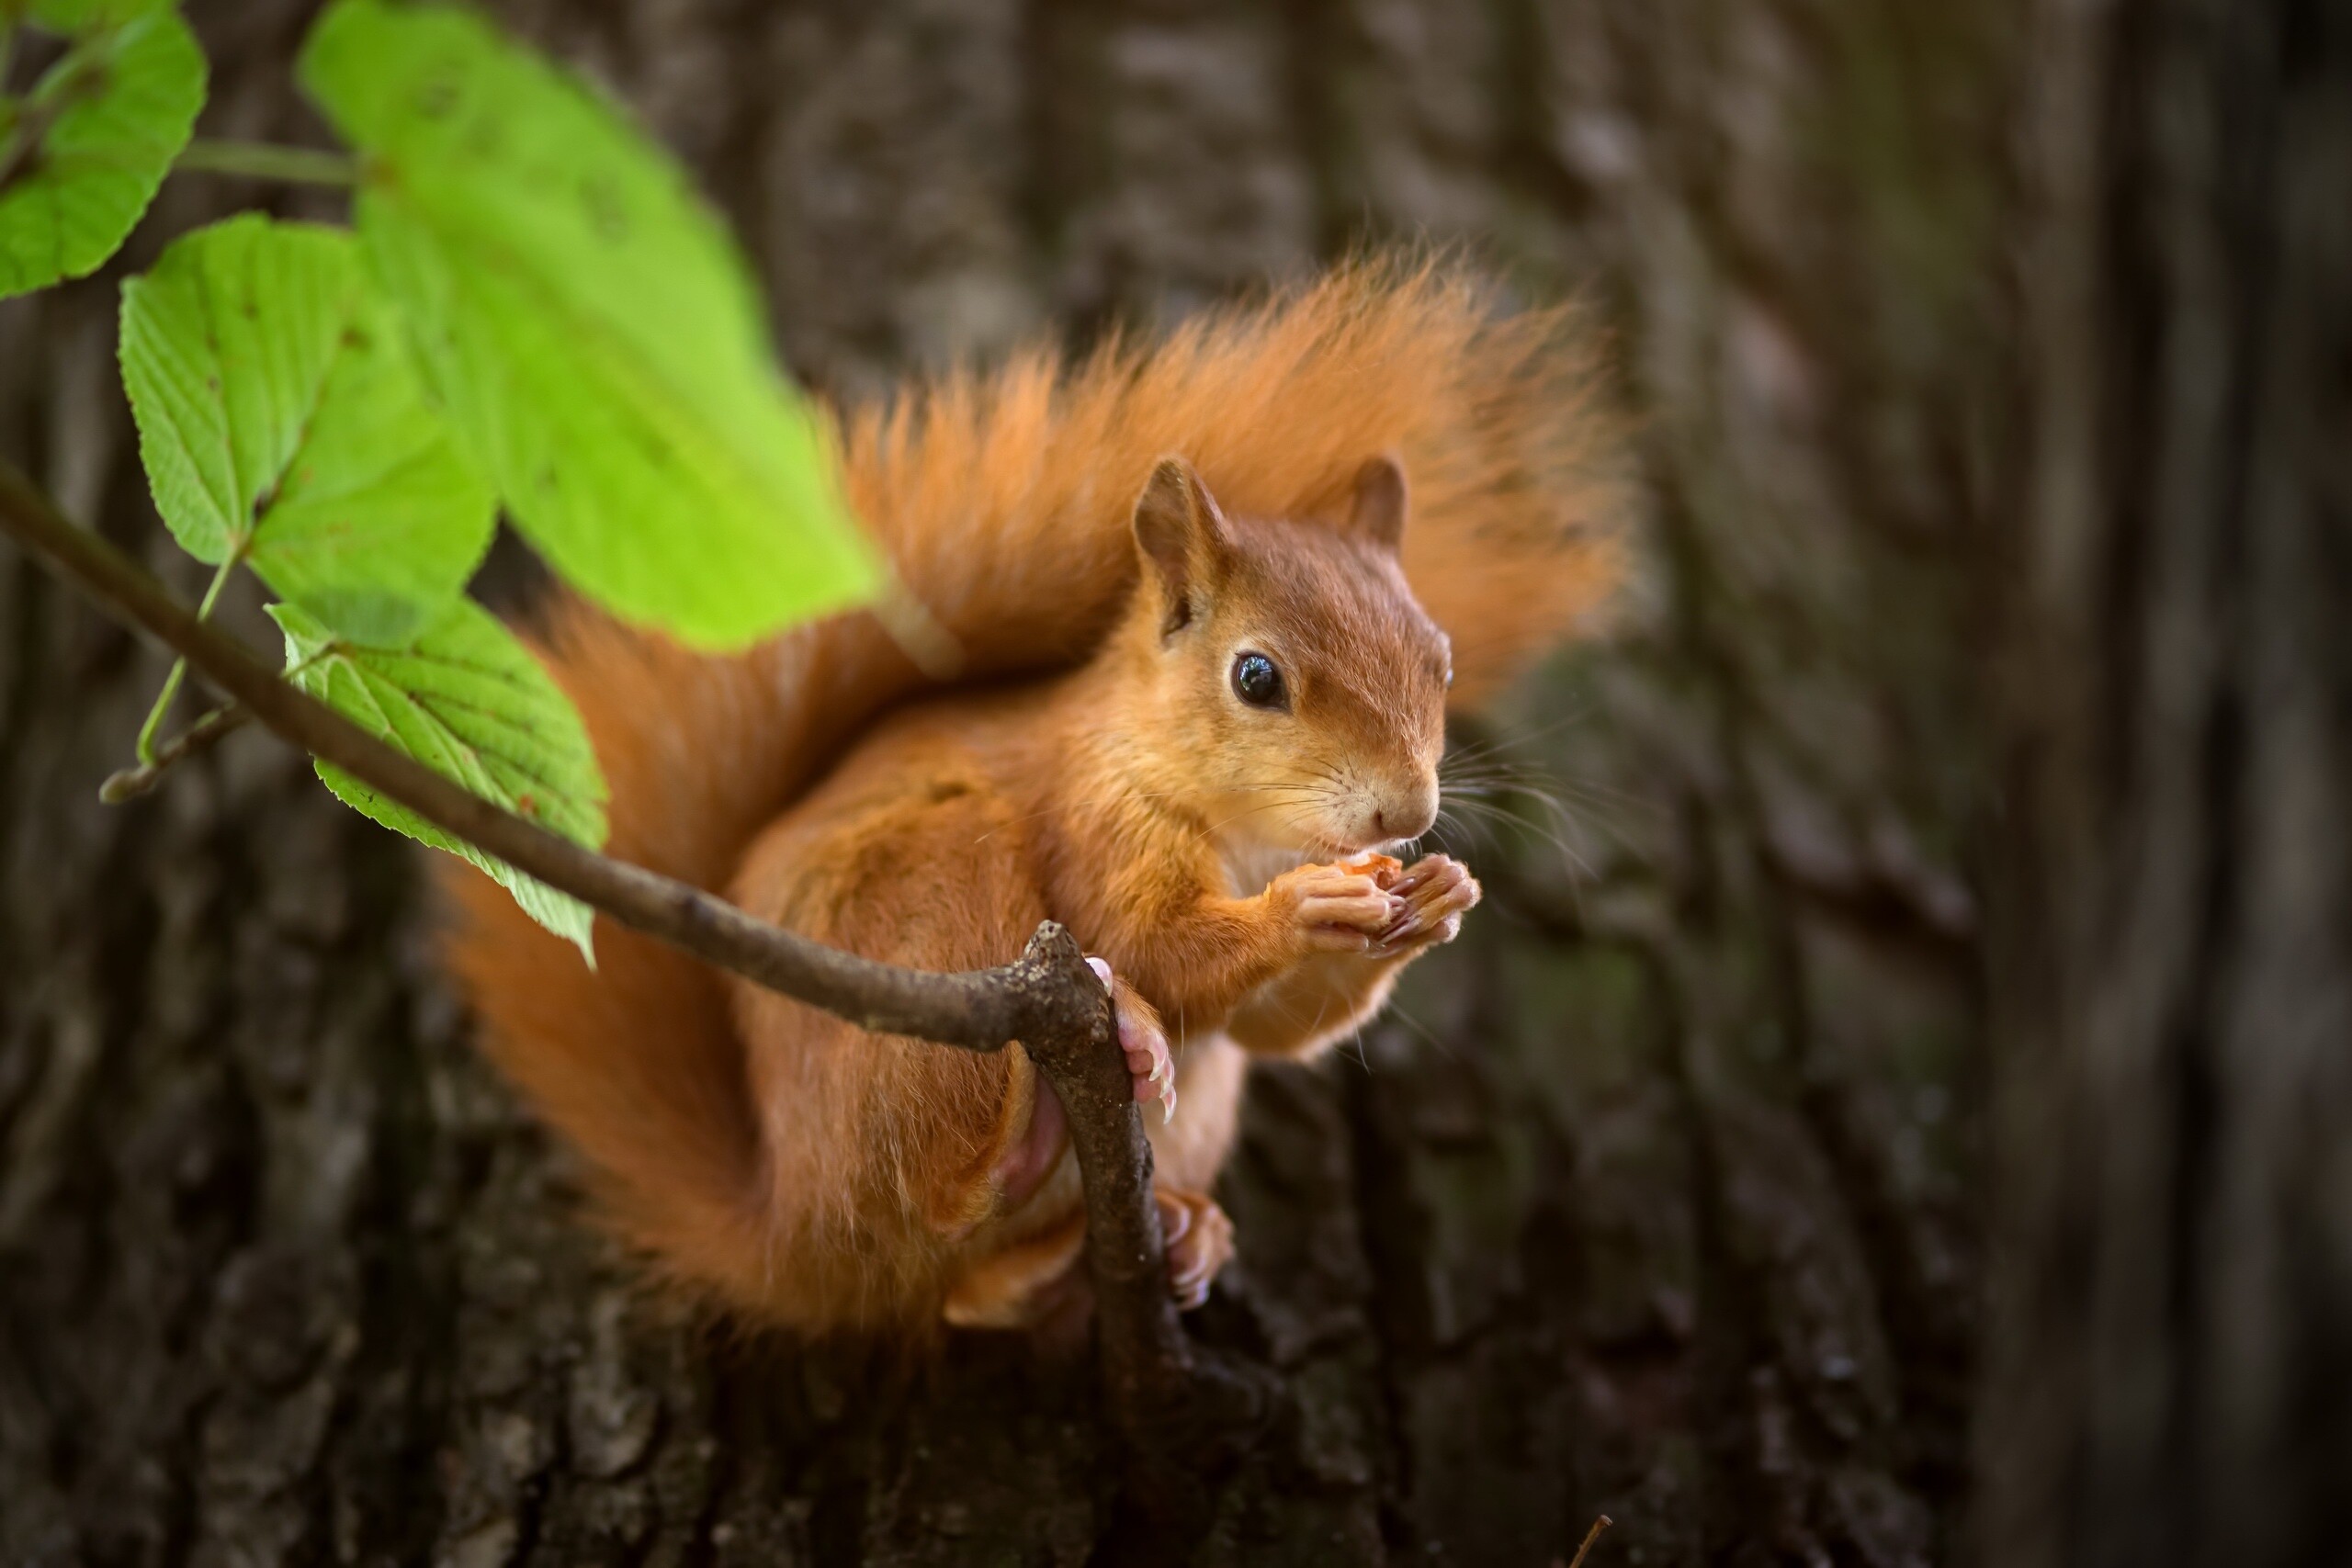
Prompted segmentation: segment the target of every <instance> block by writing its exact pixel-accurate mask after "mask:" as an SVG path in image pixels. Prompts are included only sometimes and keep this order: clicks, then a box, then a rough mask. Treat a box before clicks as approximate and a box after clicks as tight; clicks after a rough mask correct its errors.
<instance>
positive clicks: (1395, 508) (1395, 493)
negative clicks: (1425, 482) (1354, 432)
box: [1348, 452, 1405, 550]
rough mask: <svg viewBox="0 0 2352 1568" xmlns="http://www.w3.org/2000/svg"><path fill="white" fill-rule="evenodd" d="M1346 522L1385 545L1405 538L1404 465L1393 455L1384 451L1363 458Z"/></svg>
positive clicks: (1399, 541) (1394, 546) (1390, 546)
mask: <svg viewBox="0 0 2352 1568" xmlns="http://www.w3.org/2000/svg"><path fill="white" fill-rule="evenodd" d="M1348 526H1349V527H1350V528H1351V529H1353V530H1354V531H1355V532H1357V533H1359V534H1361V535H1363V536H1364V537H1365V538H1367V539H1370V540H1371V541H1372V542H1373V543H1374V544H1376V545H1378V546H1380V547H1383V548H1384V549H1391V550H1393V549H1396V548H1397V547H1399V546H1400V545H1402V544H1403V543H1404V542H1405V469H1404V467H1403V465H1401V464H1399V463H1398V462H1397V459H1396V458H1394V457H1390V456H1388V455H1387V454H1386V453H1385V452H1384V453H1382V454H1381V455H1380V456H1379V457H1369V458H1366V459H1365V460H1364V465H1363V468H1358V469H1357V470H1356V497H1355V506H1354V510H1352V511H1351V512H1350V513H1348Z"/></svg>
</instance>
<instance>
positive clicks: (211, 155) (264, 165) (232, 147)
mask: <svg viewBox="0 0 2352 1568" xmlns="http://www.w3.org/2000/svg"><path fill="white" fill-rule="evenodd" d="M172 172H173V173H175V174H202V175H242V176H243V177H244V178H246V179H255V180H286V181H289V182H291V183H293V184H295V185H312V186H356V185H357V184H358V183H359V161H358V160H357V159H356V158H351V157H346V156H345V155H344V154H343V153H341V152H321V151H319V150H318V149H317V148H314V147H285V146H280V145H278V144H277V143H276V142H271V141H209V140H206V139H204V138H198V140H196V141H191V142H189V143H188V144H187V147H186V148H185V149H183V150H182V152H180V155H179V157H178V158H177V159H175V161H174V162H173V164H172Z"/></svg>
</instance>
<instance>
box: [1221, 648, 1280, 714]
mask: <svg viewBox="0 0 2352 1568" xmlns="http://www.w3.org/2000/svg"><path fill="white" fill-rule="evenodd" d="M1233 694H1234V695H1235V696H1237V697H1239V698H1240V699H1241V700H1242V701H1243V702H1245V703H1248V704H1249V705H1250V706H1251V707H1253V708H1271V707H1280V706H1281V705H1282V702H1283V672H1282V671H1279V670H1277V669H1275V668H1274V661H1273V660H1271V659H1269V658H1267V657H1266V656H1265V655H1264V654H1262V653H1244V654H1240V655H1238V656H1237V657H1236V658H1235V659H1234V660H1233Z"/></svg>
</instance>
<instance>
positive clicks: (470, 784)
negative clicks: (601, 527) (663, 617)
mask: <svg viewBox="0 0 2352 1568" xmlns="http://www.w3.org/2000/svg"><path fill="white" fill-rule="evenodd" d="M269 613H270V614H271V615H274V616H275V617H277V624H278V626H279V627H280V628H281V629H282V630H283V631H284V632H285V633H286V656H287V663H288V671H289V675H290V678H291V679H292V680H293V682H294V683H295V684H296V685H298V686H300V688H301V689H302V690H303V691H305V692H307V693H309V694H311V696H314V697H316V698H318V699H319V700H320V701H322V702H323V703H325V704H326V705H328V706H329V707H332V708H334V710H335V711H336V712H337V713H340V714H342V715H343V716H345V717H346V718H349V719H351V720H352V721H353V722H355V723H356V724H357V725H359V727H360V728H363V729H366V730H367V731H368V733H370V734H372V735H375V736H377V737H379V739H383V740H385V741H388V742H389V743H390V744H391V745H392V746H394V747H395V748H397V749H398V750H401V751H404V752H406V753H407V754H408V755H409V756H412V757H413V758H415V759H416V760H417V761H420V762H423V763H424V764H425V765H426V766H427V767H429V768H432V769H433V770H434V771H435V772H436V773H443V774H446V775H447V776H448V777H449V778H452V779H455V780H456V781H458V783H459V784H463V785H465V786H466V788H468V789H469V790H471V791H472V792H473V793H474V794H476V795H481V797H482V798H484V799H485V800H490V801H494V802H496V803H497V804H498V805H500V806H502V807H505V808H506V809H507V810H509V811H513V812H516V813H518V814H519V815H521V816H525V817H528V818H533V819H535V820H536V821H537V822H538V823H539V824H540V825H541V826H542V827H545V828H548V829H551V830H552V831H554V832H557V833H560V834H562V835H563V836H564V837H565V838H567V839H570V840H573V841H574V842H575V843H581V844H585V845H587V846H588V847H589V848H590V849H596V848H599V847H601V846H602V845H603V843H604V841H605V778H604V774H603V773H601V772H600V771H599V770H598V768H597V766H596V754H595V752H594V750H593V749H592V748H591V747H590V745H589V743H588V731H587V728H586V727H585V726H584V725H582V723H581V721H580V715H579V714H578V713H577V712H576V711H575V710H574V709H573V707H572V705H571V701H570V700H569V699H568V698H566V697H565V696H564V694H563V693H562V691H561V690H560V689H559V688H558V687H557V685H556V683H555V682H554V681H552V680H551V679H549V678H548V673H547V671H545V670H544V669H542V668H541V667H540V665H539V662H538V660H536V659H534V658H532V657H531V654H530V651H529V650H528V649H526V648H524V646H523V645H522V644H521V643H520V642H518V641H516V640H515V634H514V633H512V632H510V631H508V630H507V629H506V628H505V627H504V626H502V625H500V624H499V622H498V619H497V617H495V616H494V615H491V614H490V612H489V611H487V610H484V609H483V608H482V607H481V605H479V604H475V603H474V602H473V601H471V600H470V599H461V600H459V601H458V603H457V604H456V605H455V606H454V607H453V608H452V609H451V610H450V611H449V612H448V614H447V615H445V616H444V617H443V618H442V619H441V620H440V621H438V622H436V623H435V625H434V626H433V627H432V628H431V629H430V630H428V631H427V632H426V633H425V634H424V636H423V637H419V638H418V639H417V641H416V643H415V644H414V646H413V647H411V648H407V649H399V650H393V649H370V648H359V647H356V646H353V645H350V644H347V643H341V642H337V641H336V640H335V639H334V636H333V634H332V633H330V632H329V631H328V629H327V628H326V627H325V626H322V625H321V624H320V623H319V622H318V621H316V620H314V619H312V618H311V617H310V616H309V615H304V614H303V613H302V612H301V611H300V610H298V609H296V608H294V607H293V606H291V605H288V604H273V605H271V606H270V610H269ZM318 771H319V777H320V778H322V779H323V780H324V781H325V782H326V785H327V787H328V788H329V789H331V790H333V791H334V793H335V794H336V795H338V796H340V797H341V798H342V799H343V800H344V801H345V803H346V804H348V805H350V806H352V807H355V808H356V809H357V810H359V811H360V812H362V813H364V814H365V815H367V816H368V817H371V818H374V819H375V820H376V821H378V822H380V823H382V824H383V825H384V826H385V827H387V828H390V829H392V830H393V831H395V832H399V833H405V834H407V835H408V836H409V837H410V838H412V839H414V840H418V841H419V842H421V843H425V844H429V845H431V846H432V847H434V848H435V849H438V850H447V851H448V852H450V853H452V854H458V855H463V856H464V857H465V858H466V859H467V860H469V861H471V862H472V863H474V864H475V865H478V866H480V867H481V869H482V870H483V871H485V872H487V873H489V874H491V875H492V877H495V878H496V879H497V880H498V882H499V883H500V884H501V885H502V886H504V887H505V888H506V889H507V891H509V892H510V893H512V894H514V895H515V902H516V903H517V904H520V905H521V906H522V907H523V909H524V912H525V913H526V914H528V915H529V916H530V917H531V918H532V919H535V920H537V921H538V922H539V924H541V925H543V926H545V927H547V929H548V930H549V931H553V932H555V933H556V934H557V935H558V936H560V937H564V938H567V939H569V940H570V941H571V942H575V943H577V944H578V945H579V948H580V952H581V953H582V956H583V957H585V958H587V959H588V961H589V962H590V963H591V964H594V962H595V953H594V949H593V948H592V947H591V945H590V926H591V923H592V920H593V919H594V911H592V910H591V909H590V908H589V907H588V906H587V905H585V904H583V903H582V902H581V901H580V900H579V899H577V898H574V897H571V896H570V895H569V894H564V893H559V892H557V891H556V890H555V889H554V888H552V887H549V886H547V884H545V883H543V882H540V881H538V880H537V879H536V878H533V877H529V876H526V875H525V874H523V873H521V872H519V871H516V870H515V868H514V867H513V866H511V865H508V864H507V863H505V862H503V861H500V860H493V859H492V858H491V857H490V856H489V855H486V854H484V853H482V852H481V851H480V850H477V849H475V848H474V847H473V846H472V845H470V844H469V843H466V842H465V841H464V840H460V839H458V838H456V837H454V836H452V835H450V834H448V833H445V832H443V831H442V830H441V829H438V828H436V827H435V826H434V825H433V824H432V823H430V822H427V821H425V820H424V818H421V817H419V816H417V815H416V813H414V812H413V811H411V810H409V809H408V808H407V807H404V806H401V805H398V804H396V803H394V802H392V801H390V800H387V799H386V798H384V796H382V795H379V794H378V793H377V792H376V791H374V790H372V789H370V788H368V786H367V785H366V784H361V783H360V782H359V781H358V780H357V779H355V778H353V777H352V776H351V775H350V774H349V773H345V772H344V771H343V770H342V769H340V768H336V767H334V766H332V765H330V764H328V763H325V762H321V763H319V764H318Z"/></svg>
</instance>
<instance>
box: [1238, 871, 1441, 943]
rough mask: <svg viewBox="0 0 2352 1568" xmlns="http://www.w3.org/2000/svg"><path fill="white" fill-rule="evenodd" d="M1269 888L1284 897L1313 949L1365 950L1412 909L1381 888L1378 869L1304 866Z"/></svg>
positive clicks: (1294, 923)
mask: <svg viewBox="0 0 2352 1568" xmlns="http://www.w3.org/2000/svg"><path fill="white" fill-rule="evenodd" d="M1266 891H1267V892H1268V893H1269V894H1271V895H1272V896H1273V897H1275V898H1277V899H1279V900H1280V901H1281V904H1282V907H1283V909H1284V911H1285V912H1286V913H1287V914H1288V916H1289V918H1290V921H1291V926H1292V929H1293V930H1294V931H1296V932H1297V934H1298V938H1299V941H1300V942H1301V944H1302V945H1303V946H1304V947H1305V948H1306V950H1307V951H1308V952H1310V953H1363V952H1365V951H1367V950H1368V949H1369V948H1370V947H1371V946H1372V944H1373V943H1374V942H1377V941H1378V940H1379V939H1380V936H1381V933H1382V932H1384V931H1387V930H1389V929H1390V928H1391V927H1392V926H1394V925H1396V924H1397V921H1398V920H1400V919H1403V918H1404V917H1405V916H1406V915H1407V914H1408V906H1407V904H1406V901H1405V900H1404V899H1403V898H1401V897H1397V896H1396V895H1395V894H1392V893H1389V892H1387V891H1386V890H1385V889H1384V888H1383V887H1382V886H1380V877H1379V875H1378V874H1377V872H1376V869H1372V870H1363V871H1359V870H1353V869H1351V868H1350V867H1348V866H1344V865H1302V866H1300V867H1299V868H1298V869H1297V870H1295V871H1286V872H1284V873H1283V874H1281V875H1280V876H1277V877H1276V878H1274V880H1273V881H1272V884H1270V885H1269V886H1268V887H1267V889H1266Z"/></svg>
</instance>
